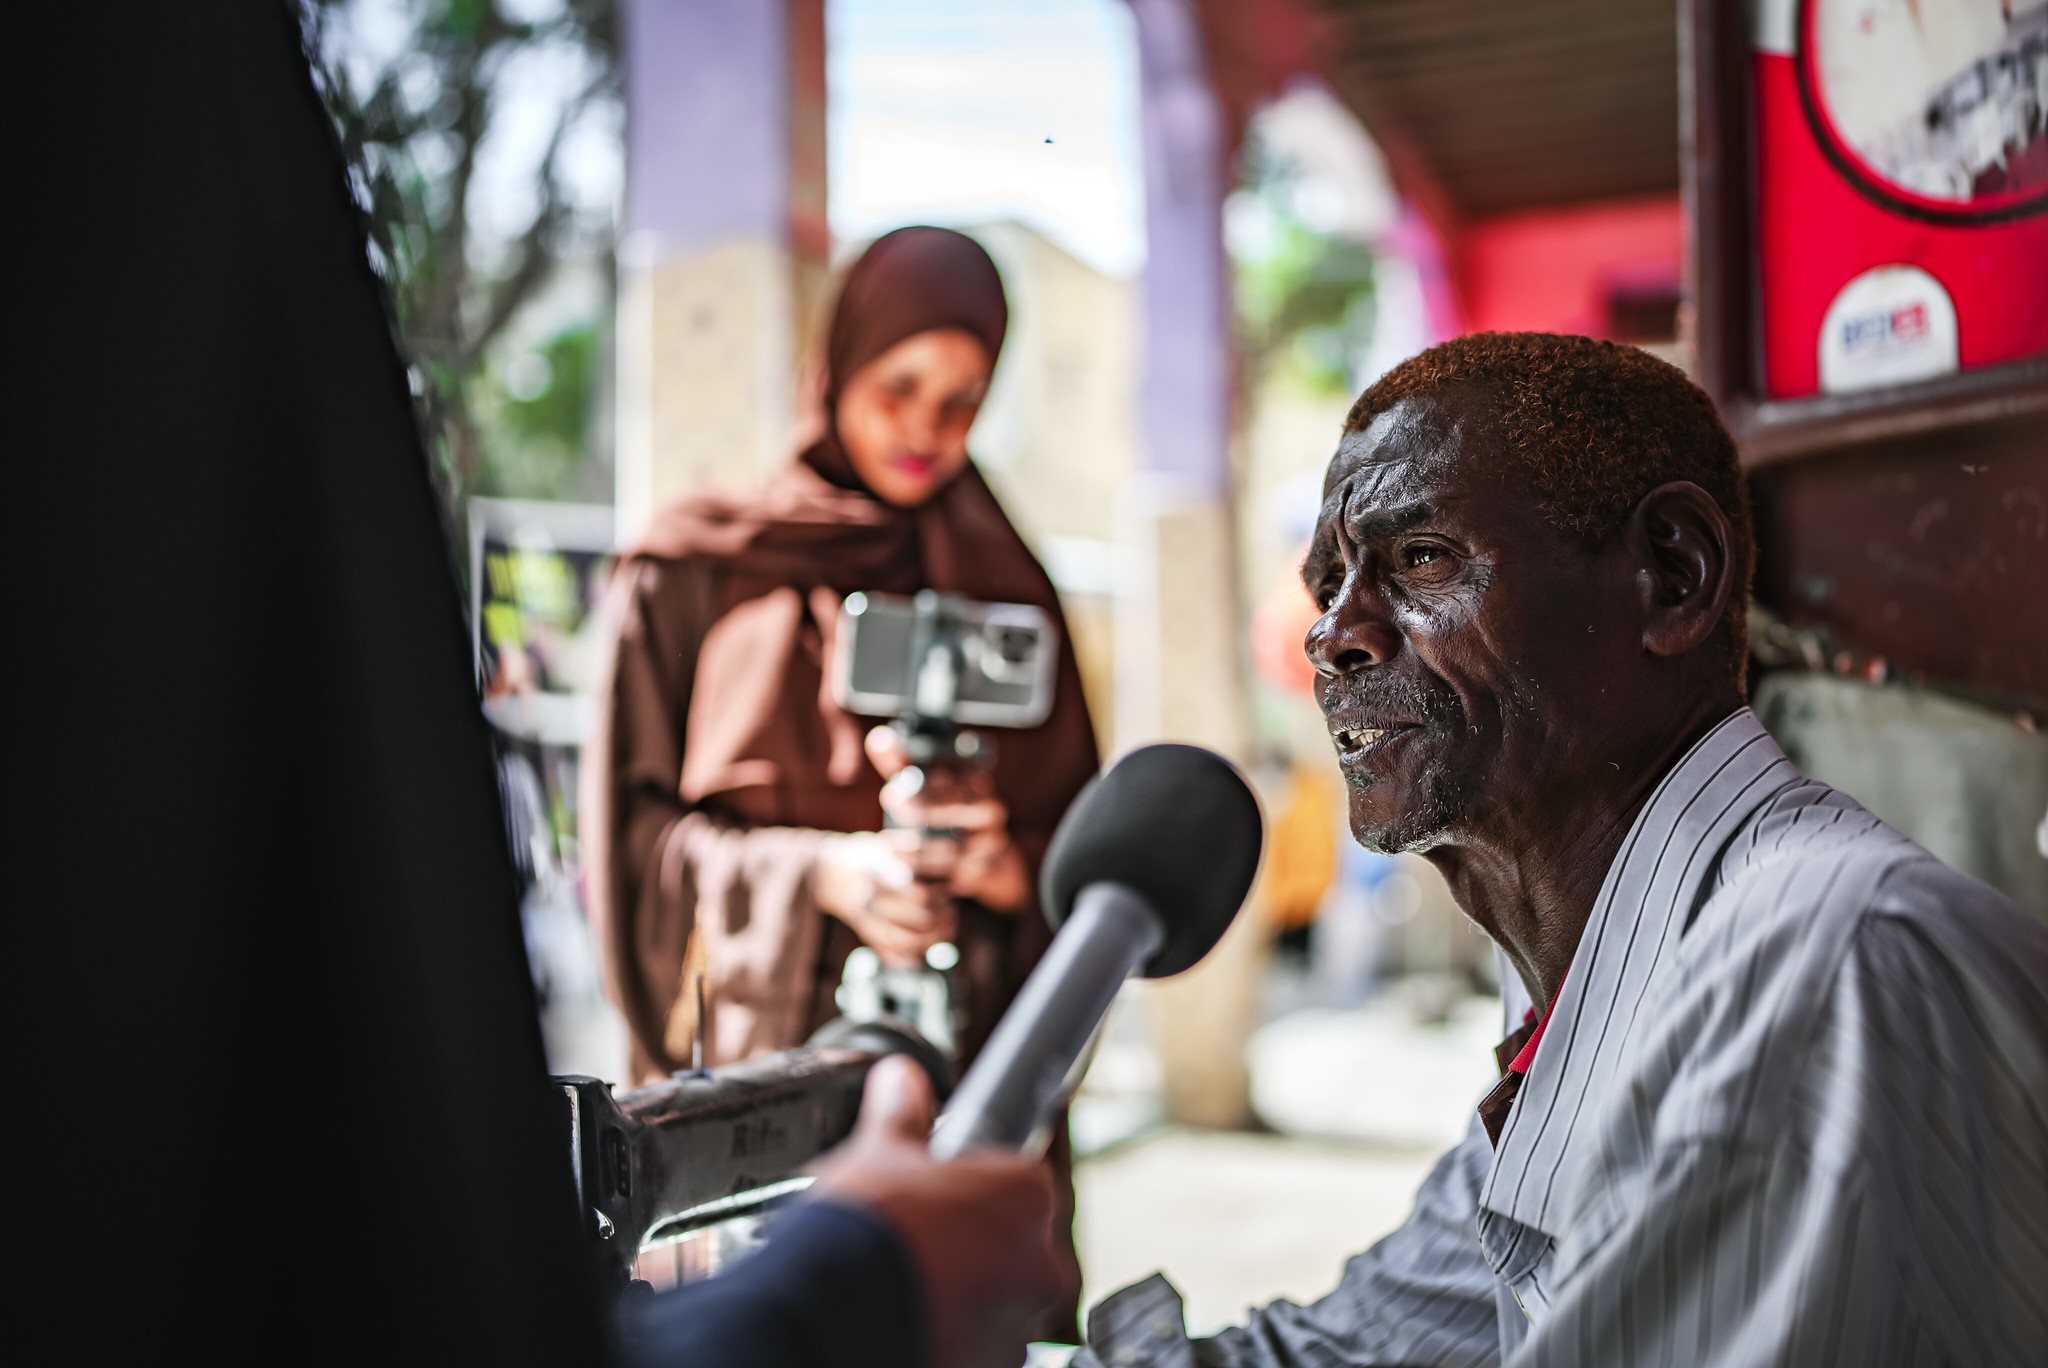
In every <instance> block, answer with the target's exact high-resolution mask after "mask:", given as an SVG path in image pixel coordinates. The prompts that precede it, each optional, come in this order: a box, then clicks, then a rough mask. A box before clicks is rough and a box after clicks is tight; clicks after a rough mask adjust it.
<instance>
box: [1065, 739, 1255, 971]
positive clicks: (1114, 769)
mask: <svg viewBox="0 0 2048 1368" xmlns="http://www.w3.org/2000/svg"><path fill="white" fill-rule="evenodd" d="M1264 838H1265V829H1264V824H1263V823H1262V822H1261V821H1260V820H1259V801H1258V799H1257V798H1255V797H1253V796H1252V791H1251V787H1250V785H1248V784H1246V783H1245V781H1244V776H1242V775H1240V774H1239V773H1238V772H1237V771H1236V770H1235V769H1233V768H1232V767H1231V765H1230V762H1229V761H1227V760H1225V759H1224V758H1223V757H1222V756H1220V755H1217V754H1215V753H1213V752H1211V751H1206V750H1203V749H1202V748H1201V747H1200V746H1177V745H1159V746H1144V747H1141V748H1140V749H1138V750H1134V751H1132V752H1131V753H1130V754H1129V755H1126V756H1125V757H1124V758H1123V759H1121V760H1119V761H1117V762H1116V763H1115V764H1114V765H1111V766H1110V767H1109V768H1108V769H1107V770H1105V771H1104V772H1103V773H1101V774H1099V775H1097V776H1096V777H1095V778H1094V779H1092V780H1091V781H1089V784H1088V787H1087V788H1085V789H1083V790H1081V796H1080V797H1078V798H1076V799H1075V800H1074V805H1073V806H1072V807H1070V808H1068V809H1067V815H1066V817H1065V818H1064V819H1063V820H1062V821H1061V822H1060V826H1059V830H1058V831H1057V832H1055V833H1054V834H1053V838H1052V847H1051V849H1050V850H1048V851H1047V852H1046V856H1045V870H1044V875H1043V878H1042V879H1041V881H1040V882H1041V889H1040V896H1041V898H1042V900H1043V902H1044V906H1045V915H1046V919H1047V920H1048V921H1050V922H1051V923H1052V924H1053V925H1054V926H1055V927H1058V926H1059V925H1060V923H1062V922H1063V921H1065V920H1066V918H1067V914H1068V912H1070V911H1071V910H1072V909H1073V906H1074V897H1075V895H1076V894H1078V893H1079V892H1080V891H1081V890H1082V889H1083V888H1084V887H1086V886H1087V885H1089V884H1092V883H1120V884H1124V885H1126V886H1128V887H1130V888H1132V889H1135V890H1136V891H1137V892H1138V893H1139V894H1141V895H1142V896H1143V897H1144V899H1145V900H1146V901H1147V902H1148V903H1150V904H1151V905H1152V908H1153V910H1154V911H1156V912H1157V913H1158V914H1159V917H1160V920H1161V921H1163V922H1164V923H1165V926H1166V941H1165V944H1163V945H1161V946H1160V948H1159V951H1158V953H1157V954H1155V955H1153V956H1152V958H1151V959H1150V960H1149V961H1148V962H1147V963H1146V965H1145V968H1144V976H1145V977H1146V978H1165V977H1166V976H1167V975H1169V974H1178V973H1179V972H1180V971H1181V970H1183V969H1186V968H1188V967H1190V966H1191V965H1193V964H1194V963H1195V961H1197V960H1199V959H1201V958H1202V956H1204V955H1206V954H1208V953H1209V951H1210V949H1211V948H1212V947H1213V946H1214V945H1215V944H1216V942H1217V941H1218V940H1220V939H1222V937H1223V932H1224V930H1225V929H1226V928H1227V927H1228V926H1229V925H1230V920H1231V918H1232V917H1235V916H1236V915H1237V909H1238V908H1239V907H1240V906H1242V905H1243V903H1244V898H1245V894H1246V893H1248V892H1250V891H1251V886H1252V874H1253V872H1254V871H1256V870H1257V869H1258V866H1259V847H1260V845H1261V843H1262V842H1263V841H1264Z"/></svg>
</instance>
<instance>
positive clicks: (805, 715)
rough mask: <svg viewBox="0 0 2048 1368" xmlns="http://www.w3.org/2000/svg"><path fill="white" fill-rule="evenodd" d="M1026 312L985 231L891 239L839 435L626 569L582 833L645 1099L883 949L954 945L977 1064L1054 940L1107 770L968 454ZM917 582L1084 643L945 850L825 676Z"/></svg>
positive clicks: (843, 299)
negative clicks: (867, 615) (1046, 866)
mask: <svg viewBox="0 0 2048 1368" xmlns="http://www.w3.org/2000/svg"><path fill="white" fill-rule="evenodd" d="M1008 320H1009V310H1008V305H1007V303H1006V302H1005V300H1004V297H1003V287H1002V281H1001V278H1000V277H999V276H998V275H997V273H996V268H995V264H994V263H993V262H991V261H990V260H989V258H988V254H987V253H986V252H984V251H983V250H982V249H981V247H979V246H978V245H977V244H975V243H974V242H973V241H972V240H971V239H969V238H966V237H963V236H961V235H960V234H958V233H953V232H948V231H946V230H944V229H939V228H905V229H900V230H898V231H896V232H893V233H890V234H888V235H887V236H885V237H882V238H880V239H878V240H877V241H876V242H875V243H874V244H873V245H872V246H871V247H869V248H868V250H867V251H866V252H865V253H864V254H863V255H862V256H861V258H860V259H859V261H857V262H856V263H855V264H854V266H853V267H852V269H851V270H850V271H849V272H848V273H847V275H846V278H845V282H844V284H843V285H842V287H841V290H840V295H839V300H838V304H837V306H836V308H835V310H834V312H833V315H832V319H831V325H830V328H829V330H828V332H827V335H826V343H825V354H824V358H823V362H824V365H823V370H824V375H823V409H822V421H821V422H820V423H818V424H817V426H818V427H819V428H820V429H821V431H820V432H819V433H818V435H817V436H816V438H815V440H813V441H811V442H810V443H809V444H808V445H807V446H805V447H804V449H803V450H802V451H801V452H800V453H799V455H798V456H797V458H796V459H795V460H794V461H792V462H791V463H790V464H789V465H787V466H785V467H783V468H782V469H781V470H780V471H779V472H777V473H776V475H774V476H773V477H772V478H771V479H770V480H769V481H768V482H767V484H766V486H765V487H764V488H762V489H761V490H760V491H759V492H757V493H755V494H752V495H749V496H745V497H737V496H733V495H727V494H712V493H707V494H698V495H693V496H691V497H688V498H685V499H684V500H682V501H681V502H679V503H677V504H675V505H673V506H672V507H670V508H669V509H668V510H666V511H665V512H664V513H662V514H660V515H659V516H658V517H657V518H656V519H655V521H654V523H653V525H652V526H651V527H650V528H649V529H648V531H647V533H646V535H645V536H644V537H643V538H642V540H641V541H640V543H639V544H638V545H637V546H636V547H634V548H633V549H632V550H631V551H629V552H628V553H627V555H626V557H625V558H624V560H623V562H622V565H621V568H620V570H619V572H618V574H617V576H616V578H615V579H614V582H613V585H612V590H611V603H610V605H609V609H610V612H611V615H612V621H613V622H614V624H615V625H616V631H617V638H616V649H615V651H614V652H613V656H612V660H611V663H610V673H609V677H608V679H607V680H606V681H605V683H604V684H603V685H602V686H601V688H600V695H599V723H598V728H597V731H596V734H595V740H594V742H593V744H592V746H591V751H590V754H589V755H588V756H587V757H586V762H585V768H584V775H585V784H586V788H585V796H584V802H583V836H584V858H585V867H586V869H587V871H588V875H589V880H590V890H589V891H590V904H591V911H592V917H593V921H594V924H595V926H596V929H597V934H598V937H599V945H600V950H601V954H602V959H603V964H604V969H605V975H606V980H607V984H608V987H609V990H610V992H611V994H612V996H613V998H614V1000H615V1001H616V1002H617V1003H618V1005H619V1007H620V1009H621V1010H622V1012H623V1013H624V1015H625V1018H626V1021H627V1024H628V1026H629V1027H630V1029H631V1033H632V1073H633V1078H634V1081H636V1082H637V1081H641V1080H643V1079H646V1078H649V1077H653V1076H659V1075H661V1074H664V1073H667V1072H669V1071H672V1070H674V1069H676V1068H678V1067H679V1066H681V1065H682V1064H683V1063H685V1062H687V1061H688V1059H689V1058H690V1051H691V1045H692V1043H693V1041H696V1040H697V1039H698V1038H699V1036H700V1034H701V1041H702V1045H703V1050H704V1056H705V1060H706V1062H707V1063H711V1064H718V1063H725V1062H729V1061H732V1060H737V1059H743V1058H746V1057H748V1056H750V1055H754V1054H758V1053H761V1052H764V1051H769V1050H777V1049H783V1048H787V1047H789V1046H792V1045H796V1044H799V1043H801V1042H802V1041H803V1040H804V1039H805V1038H806V1037H807V1036H808V1035H809V1034H810V1033H811V1031H812V1030H814V1029H815V1028H816V1027H818V1026H819V1025H821V1024H823V1023H824V1022H825V1021H827V1020H829V1019H830V1018H831V1017H832V1016H833V1015H834V1014H835V1007H834V1003H833V992H834V989H835V988H836V987H837V986H838V983H839V980H840V974H841V970H842V968H843V966H844V964H845V961H846V957H847V955H848V953H849V952H850V951H852V950H853V949H854V948H855V947H856V946H858V945H860V944H863V943H865V944H867V945H870V946H872V947H873V948H874V949H875V950H876V952H877V953H878V954H880V955H881V956H882V957H883V958H884V959H885V960H889V961H892V962H896V963H916V962H921V961H922V959H923V954H924V951H925V950H926V949H927V948H928V947H929V946H931V945H933V944H936V943H938V942H940V941H950V942H952V943H953V944H954V945H955V946H956V947H957V948H958V950H959V954H960V959H959V966H958V970H957V972H956V974H955V982H956V984H957V985H958V988H959V990H960V991H961V992H962V993H963V994H964V997H965V1002H964V1003H963V1004H962V1006H963V1007H964V1009H965V1018H966V1024H965V1028H964V1029H963V1031H962V1032H961V1037H960V1041H961V1047H962V1054H963V1056H965V1057H971V1055H972V1054H973V1052H974V1050H975V1049H976V1048H977V1047H978V1046H979V1045H980V1043H981V1041H982V1040H984V1039H985V1038H986V1037H987V1034H988V1031H989V1029H990V1028H991V1027H992V1026H993V1025H994V1023H995V1021H996V1019H997V1018H998V1017H999V1016H1000V1015H1001V1014H1002V1011H1003V1008H1004V1007H1005V1006H1007V1005H1008V1003H1009V1000H1010V998H1011V996H1012V995H1013V994H1014V993H1015V992H1016V989H1017V987H1018V986H1019V985H1020V984H1021V983H1022V981H1023V979H1024V976H1025V975H1026V974H1027V973H1028V972H1029V971H1030V969H1031V966H1032V965H1033V964H1034V963H1035V962H1036V961H1037V958H1038V955H1039V953H1040V951H1041V950H1043V948H1044V946H1045V944H1046V941H1047V939H1048V934H1049V933H1048V932H1047V929H1046V926H1045V922H1044V920H1043V918H1042V917H1041V916H1040V915H1039V911H1038V908H1037V906H1036V904H1035V900H1034V896H1033V890H1034V888H1035V886H1036V881H1037V868H1038V861H1039V859H1040V858H1041V857H1042V856H1043V854H1044V851H1045V847H1046V844H1047V842H1048V840H1049V839H1050V837H1051V835H1052V830H1053V827H1054V826H1055V825H1056V824H1057V823H1058V821H1059V818H1060V815H1061V814H1062V813H1063V812H1064V811H1065V810H1066V807H1067V804H1068V803H1069V802H1071V801H1072V799H1073V797H1074V795H1075V794H1076V793H1077V792H1078V791H1079V789H1080V788H1081V786H1082V784H1084V783H1085V782H1086V781H1087V779H1088V778H1089V776H1090V775H1092V774H1093V773H1094V772H1095V769H1096V765H1097V756H1096V749H1095V740H1094V733H1093V730H1092V728H1091V726H1090V723H1089V719H1088V711H1087V705H1086V702H1085V701H1084V699H1083V697H1082V694H1081V683H1080V677H1079V675H1078V674H1077V672H1076V670H1075V668H1074V662H1073V658H1072V654H1071V652H1070V651H1069V650H1068V648H1067V646H1066V644H1065V640H1064V638H1065V632H1064V622H1063V620H1062V619H1061V618H1060V609H1059V603H1058V600H1057V599H1056V598H1055V596H1054V594H1053V588H1052V584H1051V581H1050V580H1048V579H1047V578H1046V575H1045V572H1044V570H1043V569H1041V568H1040V566H1039V564H1038V562H1037V561H1036V560H1035V559H1033V557H1032V555H1031V553H1030V552H1029V551H1028V550H1027V549H1026V548H1025V546H1024V543H1023V541H1022V540H1021V539H1020V538H1019V537H1018V535H1017V533H1016V530H1015V529H1014V528H1012V527H1011V526H1010V523H1009V520H1008V519H1007V518H1006V517H1005V516H1004V515H1003V511H1002V509H1001V508H1000V507H999V506H998V505H997V504H996V501H995V498H994V496H993V495H991V494H990V492H989V489H988V486H987V485H986V484H985V483H984V482H983V480H982V478H981V474H980V472H979V471H977V470H976V469H975V468H974V465H973V464H972V462H970V461H969V459H968V456H967V432H968V429H969V427H970V426H972V424H973V422H974V418H975V415H976V413H977V412H978V411H979V409H980V406H981V402H982V399H983V397H984V395H985V394H986V392H987V387H988V382H989V377H990V375H991V373H992V372H993V370H994V367H995V361H996V356H997V353H998V352H1000V350H1001V349H1002V343H1003V334H1004V331H1005V329H1006V327H1007V325H1008ZM921 589H935V590H939V591H942V592H946V593H952V594H959V595H963V596H965V597H967V598H970V599H977V600H981V601H984V602H999V603H1030V604H1035V605H1037V606H1038V607H1040V608H1042V609H1044V610H1045V611H1046V612H1047V613H1048V614H1050V615H1051V616H1052V617H1053V619H1054V620H1055V621H1056V622H1060V623H1061V626H1062V629H1063V630H1062V633H1061V636H1062V642H1061V647H1060V657H1061V658H1060V662H1059V670H1058V674H1057V684H1056V693H1055V698H1054V704H1053V710H1052V714H1051V716H1050V717H1049V718H1048V719H1047V720H1046V721H1045V722H1044V723H1043V724H1041V725H1040V726H1038V727H1035V728H1031V729H1028V730H1022V731H1004V732H1002V733H1000V734H999V735H998V736H997V737H996V738H995V739H996V746H995V760H994V763H993V765H992V767H991V768H990V769H989V770H988V771H986V772H985V773H984V774H982V775H978V776H974V777H973V778H972V779H971V780H970V781H968V791H967V792H966V793H964V794H963V795H961V796H962V797H964V798H966V799H969V800H971V801H966V802H962V803H959V804H956V805H954V807H953V808H952V809H951V810H949V811H948V813H947V814H946V822H945V825H947V826H949V827H951V828H954V829H955V830H961V829H964V834H963V835H961V836H958V837H955V838H949V839H946V840H942V841H922V840H921V839H920V838H918V837H915V836H912V835H910V834H909V832H907V831H902V830H898V831H891V832H887V833H884V832H883V831H882V828H883V825H884V821H883V817H884V810H883V781H884V777H885V776H884V775H883V773H882V772H881V770H879V769H877V768H876V764H875V760H876V759H881V760H883V761H884V763H888V762H889V757H888V756H887V755H885V754H881V753H879V752H878V754H877V755H876V756H875V757H873V758H871V756H870V754H869V747H868V745H867V744H866V736H867V733H868V732H869V731H870V729H871V728H873V727H874V726H875V725H876V724H877V723H878V722H880V721H881V720H882V719H879V718H858V717H853V716H850V715H848V714H847V713H846V712H845V711H844V710H843V709H841V708H840V707H839V705H838V704H837V703H836V702H835V701H834V699H833V696H832V689H831V685H830V682H829V678H828V671H827V663H828V661H829V660H830V659H831V654H832V649H833V638H834V634H835V628H836V625H837V622H838V616H839V609H840V603H841V601H842V600H843V599H844V598H845V596H846V595H847V594H849V593H853V592H855V591H870V592H874V591H879V592H884V593H891V594H912V593H915V592H917V591H918V590H921ZM894 815H896V816H898V817H899V819H908V820H907V822H906V825H907V826H908V827H909V828H911V829H912V830H916V829H920V828H922V827H923V826H924V825H925V823H924V821H923V820H921V818H922V816H923V814H920V813H918V812H916V811H911V810H899V811H897V812H896V813H895V814H894ZM913 872H914V873H915V874H916V875H917V877H915V878H912V877H911V875H912V874H913ZM699 983H701V985H702V989H703V1000H704V1019H703V1020H701V1021H700V1020H699V1019H698V1010H697V994H696V991H695V985H697V984H699ZM1056 1156H1057V1157H1059V1158H1061V1159H1062V1160H1063V1159H1064V1137H1063V1136H1062V1137H1060V1143H1059V1144H1058V1145H1057V1146H1056ZM1061 1167H1062V1169H1064V1167H1065V1166H1064V1163H1063V1162H1062V1164H1061ZM1068 1315H1069V1316H1071V1308H1069V1311H1068Z"/></svg>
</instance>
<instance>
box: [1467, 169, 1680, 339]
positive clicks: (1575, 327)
mask: <svg viewBox="0 0 2048 1368" xmlns="http://www.w3.org/2000/svg"><path fill="white" fill-rule="evenodd" d="M1683 232H1684V229H1683V220H1682V216H1681V213H1680V210H1679V204H1678V196H1676V195H1670V196H1658V197H1655V198H1652V199H1633V200H1611V201H1608V202H1605V203H1602V204H1594V205H1585V206H1580V207H1575V208H1571V209H1547V210H1531V211H1529V212H1527V213H1521V214H1509V215H1506V216H1504V217H1501V218H1494V219H1483V220H1481V221H1479V222H1477V223H1472V224H1468V225H1465V226H1464V228H1463V230H1462V231H1461V232H1459V233H1458V235H1457V239H1456V241H1455V242H1454V243H1453V245H1452V249H1451V250H1452V255H1453V257H1454V259H1455V260H1456V262H1457V268H1456V269H1457V275H1458V292H1459V294H1460V295H1461V296H1462V298H1463V301H1464V306H1465V310H1464V311H1465V326H1466V327H1467V328H1469V329H1471V330H1472V331H1474V332H1489V331H1506V332H1515V331H1530V332H1574V333H1590V334H1591V335H1593V336H1595V337H1598V336H1600V335H1601V334H1602V333H1603V332H1605V330H1606V326H1607V298H1608V295H1609V294H1610V293H1611V292H1612V291H1613V290H1614V289H1615V288H1616V287H1617V286H1619V287H1624V288H1627V287H1636V288H1643V287H1657V286H1669V287H1675V286H1676V285H1677V284H1678V281H1679V270H1680V259H1681V253H1682V249H1683Z"/></svg>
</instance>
